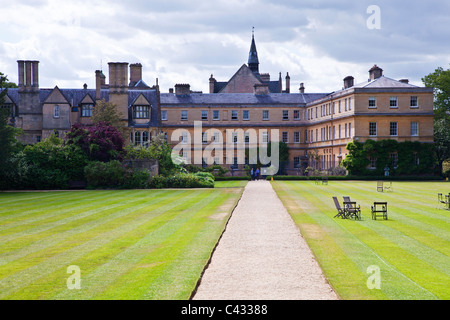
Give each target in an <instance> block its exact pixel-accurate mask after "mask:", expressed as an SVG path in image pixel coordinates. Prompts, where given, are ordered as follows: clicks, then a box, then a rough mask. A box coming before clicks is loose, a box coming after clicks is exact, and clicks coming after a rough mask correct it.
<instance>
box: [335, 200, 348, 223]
mask: <svg viewBox="0 0 450 320" xmlns="http://www.w3.org/2000/svg"><path fill="white" fill-rule="evenodd" d="M333 200H334V205H335V206H336V209H337V211H338V213H337V215H335V216H334V217H335V218H336V217H341V218H342V219H345V218H346V216H345V211H344V210H343V209H342V208H341V205H340V204H339V201H338V199H337V198H336V197H333Z"/></svg>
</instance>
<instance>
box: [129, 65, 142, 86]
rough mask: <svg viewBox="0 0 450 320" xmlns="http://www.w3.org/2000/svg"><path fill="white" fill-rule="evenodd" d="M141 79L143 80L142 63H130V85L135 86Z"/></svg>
mask: <svg viewBox="0 0 450 320" xmlns="http://www.w3.org/2000/svg"><path fill="white" fill-rule="evenodd" d="M140 80H142V64H140V63H133V64H130V84H129V85H130V87H133V86H135V85H136V83H138V82H139V81H140Z"/></svg>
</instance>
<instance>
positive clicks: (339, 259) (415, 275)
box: [272, 181, 450, 300]
mask: <svg viewBox="0 0 450 320" xmlns="http://www.w3.org/2000/svg"><path fill="white" fill-rule="evenodd" d="M272 185H273V187H274V189H275V191H276V192H277V194H278V196H279V197H280V199H281V200H282V202H283V203H284V205H285V206H286V208H287V210H288V211H289V213H290V214H291V216H292V217H293V219H294V221H295V222H296V224H297V225H298V226H299V229H300V231H301V232H302V235H303V236H304V237H305V239H306V241H307V242H308V244H309V246H310V248H311V249H312V251H313V252H314V254H315V256H316V258H317V260H318V262H319V263H320V265H321V267H322V269H323V271H324V273H325V274H326V277H327V278H328V281H329V282H330V284H331V285H332V286H333V287H334V289H335V290H336V291H337V293H338V294H339V296H340V297H341V298H342V299H356V300H366V299H392V300H419V299H420V300H428V299H443V300H448V299H450V211H449V210H444V209H442V207H441V206H440V205H439V204H438V201H437V199H438V197H437V194H438V193H439V192H442V193H445V194H448V193H449V192H450V183H446V182H394V183H393V192H377V190H376V182H374V181H370V182H364V181H330V182H329V183H328V185H322V184H315V182H313V181H274V182H272ZM333 196H337V197H338V199H339V201H340V202H341V204H342V201H343V199H342V197H343V196H350V197H351V199H352V200H353V201H356V202H358V203H359V204H360V205H361V209H362V219H361V220H360V221H355V220H349V219H341V218H334V216H335V215H336V213H337V211H336V209H335V206H334V202H333V200H332V197H333ZM374 201H387V202H388V220H386V221H385V220H379V219H377V220H372V218H371V211H370V207H371V205H372V204H373V202H374Z"/></svg>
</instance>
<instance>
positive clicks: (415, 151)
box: [342, 140, 436, 176]
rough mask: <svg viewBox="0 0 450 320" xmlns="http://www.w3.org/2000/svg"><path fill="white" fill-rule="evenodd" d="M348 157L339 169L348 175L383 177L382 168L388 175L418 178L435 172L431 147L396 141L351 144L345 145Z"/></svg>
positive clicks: (434, 160) (433, 154) (429, 145)
mask: <svg viewBox="0 0 450 320" xmlns="http://www.w3.org/2000/svg"><path fill="white" fill-rule="evenodd" d="M347 150H348V151H349V154H348V155H347V157H346V158H345V159H344V160H343V162H342V164H343V166H344V167H345V168H346V169H347V170H348V171H349V174H350V175H365V176H367V175H374V176H383V175H384V170H385V168H389V173H390V175H420V174H433V173H434V172H435V165H436V159H435V153H434V145H433V144H428V143H420V142H410V141H406V142H397V141H396V140H381V141H374V140H367V141H366V142H364V143H361V142H358V141H355V142H350V143H349V144H348V145H347Z"/></svg>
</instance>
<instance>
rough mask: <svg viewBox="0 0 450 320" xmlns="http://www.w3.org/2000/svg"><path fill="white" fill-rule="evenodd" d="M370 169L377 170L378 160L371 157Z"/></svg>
mask: <svg viewBox="0 0 450 320" xmlns="http://www.w3.org/2000/svg"><path fill="white" fill-rule="evenodd" d="M369 168H370V169H376V168H377V158H375V157H370V167H369Z"/></svg>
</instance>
